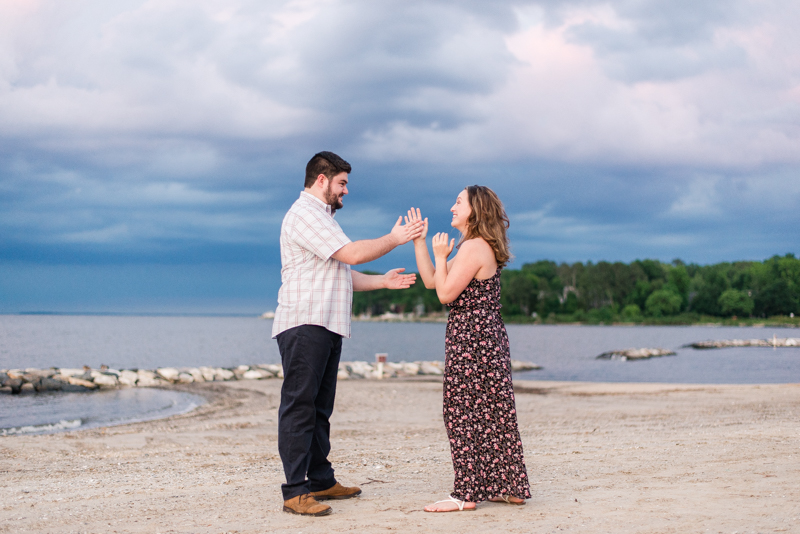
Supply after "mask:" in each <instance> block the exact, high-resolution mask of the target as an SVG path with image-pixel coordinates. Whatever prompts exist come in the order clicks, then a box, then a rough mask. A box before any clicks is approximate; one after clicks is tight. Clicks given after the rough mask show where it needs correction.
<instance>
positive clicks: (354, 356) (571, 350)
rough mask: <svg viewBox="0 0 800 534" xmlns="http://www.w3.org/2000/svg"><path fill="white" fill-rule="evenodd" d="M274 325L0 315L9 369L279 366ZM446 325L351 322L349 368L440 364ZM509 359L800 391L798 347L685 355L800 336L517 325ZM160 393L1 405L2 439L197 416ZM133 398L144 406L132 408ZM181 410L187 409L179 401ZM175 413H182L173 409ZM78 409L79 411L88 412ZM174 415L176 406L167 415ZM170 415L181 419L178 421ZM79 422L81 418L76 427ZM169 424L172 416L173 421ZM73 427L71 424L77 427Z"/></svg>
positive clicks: (582, 375) (551, 367)
mask: <svg viewBox="0 0 800 534" xmlns="http://www.w3.org/2000/svg"><path fill="white" fill-rule="evenodd" d="M271 329H272V321H264V320H261V319H257V318H246V317H120V316H48V315H0V368H5V369H9V368H10V369H13V368H26V367H34V368H47V367H51V366H56V367H81V366H83V365H89V366H91V367H95V368H97V367H99V366H100V365H101V364H106V365H108V366H110V367H112V368H125V369H130V368H143V369H153V368H156V367H162V366H177V367H180V366H199V365H211V366H221V367H232V366H235V365H240V364H253V363H279V362H280V355H279V354H278V349H277V345H276V343H275V341H274V340H272V339H271V338H270V337H271ZM444 329H445V327H444V324H442V323H366V322H364V323H362V322H356V323H353V337H352V339H349V340H345V341H344V346H343V355H342V358H343V359H344V360H366V361H373V360H374V355H375V353H376V352H386V353H388V354H389V360H390V361H402V360H405V361H413V360H441V359H443V354H444ZM508 334H509V338H510V342H511V356H512V358H514V359H517V360H523V361H528V362H533V363H538V364H539V365H541V366H543V367H544V369H543V370H541V371H533V372H528V373H522V374H520V375H518V378H528V379H540V380H570V381H595V382H671V383H712V384H724V383H730V384H747V383H793V382H800V349H799V348H783V349H781V348H779V349H777V350H773V349H763V348H739V349H734V348H732V349H719V350H706V351H701V350H694V349H686V348H683V345H686V344H688V343H691V342H693V341H702V340H707V339H734V338H762V339H764V338H771V337H772V335H773V334H776V335H777V336H778V337H787V336H789V337H800V331H798V330H797V329H780V328H778V329H773V328H735V327H734V328H721V327H720V328H716V327H700V326H689V327H623V326H533V325H509V326H508ZM632 347H659V348H666V349H673V350H675V351H676V352H677V353H678V354H677V356H670V357H663V358H654V359H651V360H645V361H629V362H622V361H609V360H596V359H595V357H596V356H597V355H598V354H600V353H603V352H606V351H609V350H618V349H625V348H632ZM164 393H165V392H162V391H159V390H119V391H116V392H98V393H90V394H69V395H22V396H18V397H12V396H11V395H0V429H3V428H5V429H8V428H11V427H14V428H16V427H19V426H21V425H38V426H47V425H62V426H63V424H62V423H61V421H66V422H68V423H69V422H74V421H75V420H76V419H80V420H82V421H85V423H82V424H85V425H91V424H94V422H95V421H102V422H99V423H97V424H95V426H101V425H106V424H110V423H109V421H118V422H124V421H126V420H131V419H133V418H135V417H137V416H138V415H141V414H143V413H147V414H149V415H153V417H149V418H156V417H161V416H163V414H165V413H167V411H166V410H170V409H171V410H181V409H186V407H187V406H192V405H196V403H197V401H198V399H196V398H192V399H190V398H189V397H183V396H185V395H186V394H184V393H179V392H166V393H169V394H172V395H174V398H171V400H167V398H166V397H163V396H162V394H164ZM126 395H131V396H135V398H134V397H130V398H129V397H126ZM181 399H182V400H181ZM170 403H172V404H170ZM79 405H80V407H79ZM168 405H169V407H168ZM170 413H172V412H170ZM70 414H78V415H77V416H72V415H70ZM167 415H169V414H168V413H167ZM69 424H72V423H69Z"/></svg>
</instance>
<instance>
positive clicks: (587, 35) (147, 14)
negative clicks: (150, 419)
mask: <svg viewBox="0 0 800 534" xmlns="http://www.w3.org/2000/svg"><path fill="white" fill-rule="evenodd" d="M797 24H800V14H798V10H797V9H796V8H794V4H792V3H790V2H788V1H768V2H760V3H754V2H748V1H745V0H736V1H735V2H730V3H728V2H718V1H713V2H703V3H699V4H697V3H694V4H689V3H687V2H667V1H664V0H657V1H615V2H595V1H575V2H571V1H566V2H548V1H530V2H481V1H460V2H459V1H455V0H453V1H444V0H442V1H425V2H421V1H404V2H400V1H393V2H363V1H336V0H329V1H328V0H295V1H267V2H264V1H255V0H232V1H228V2H225V3H218V2H214V1H211V0H200V1H197V0H192V1H189V0H174V1H171V2H168V3H165V2H144V1H140V0H125V1H123V0H115V1H113V2H100V1H90V0H87V1H84V2H72V3H69V2H68V3H64V2H59V1H55V0H50V1H47V0H44V1H42V2H38V3H35V2H27V1H22V0H17V1H14V2H9V3H6V4H4V5H3V6H2V7H0V208H2V209H0V266H1V267H2V268H3V269H5V270H4V271H3V272H4V273H7V274H8V276H6V277H5V280H18V279H25V280H28V281H29V282H30V283H31V284H33V285H35V284H36V282H35V281H36V280H37V278H36V277H35V276H33V275H30V276H28V275H25V274H24V273H26V272H28V273H33V272H38V273H40V275H37V276H40V277H39V278H38V280H39V281H40V282H42V283H43V284H44V285H43V286H42V287H50V288H52V291H53V292H55V293H59V294H63V295H67V294H69V291H66V290H64V291H61V290H59V289H58V288H57V287H56V286H55V285H53V284H54V283H55V282H51V281H47V282H46V283H44V282H43V280H44V277H53V276H55V277H56V278H59V276H63V279H64V280H74V281H75V284H77V285H76V287H77V286H80V287H84V288H86V287H88V286H90V285H91V282H92V280H95V279H96V280H98V284H101V281H104V282H102V283H103V284H107V286H103V287H106V289H107V290H108V291H107V293H106V294H109V295H111V294H114V295H117V294H118V292H115V291H116V290H114V288H113V287H111V286H112V285H113V282H111V280H113V275H111V274H108V273H113V272H114V269H120V270H121V271H120V272H122V270H124V269H123V267H124V266H126V265H134V266H138V267H136V268H131V269H129V270H128V271H125V272H126V273H128V274H126V276H127V277H128V278H127V280H128V281H129V282H130V283H129V284H127V285H126V286H125V287H132V288H134V287H135V288H139V289H138V290H137V291H139V292H140V294H151V293H148V292H147V291H146V290H144V289H142V288H143V287H147V284H148V278H150V275H148V274H147V273H148V272H151V273H153V274H152V278H153V282H154V284H155V286H154V287H162V288H163V287H167V286H169V285H170V284H171V283H169V282H164V280H175V278H176V277H179V276H180V275H179V273H180V272H181V269H184V270H185V272H186V277H187V280H194V281H195V282H192V283H188V282H187V283H186V284H172V285H174V286H175V287H182V288H184V290H185V291H186V292H187V293H186V295H189V296H187V298H190V296H191V295H190V293H191V291H192V289H191V288H196V290H197V291H200V292H203V291H205V292H206V293H204V294H207V295H216V296H215V298H217V297H218V296H219V291H217V290H216V289H214V287H217V288H220V287H232V286H230V285H229V284H228V285H226V284H227V282H226V283H222V282H220V283H219V284H218V285H217V286H214V280H215V279H216V278H215V277H224V273H225V272H226V268H225V266H229V267H230V272H237V273H240V275H241V276H243V277H252V279H251V281H252V283H253V284H254V286H253V287H256V286H257V287H260V288H261V289H260V290H259V291H260V293H259V292H255V293H254V295H255V294H256V293H257V294H258V295H259V296H258V297H253V298H258V299H262V300H261V301H259V302H263V298H264V297H263V295H264V291H266V289H265V288H267V287H269V288H272V289H269V291H272V290H273V289H274V288H275V287H276V283H277V282H276V280H277V277H278V266H279V257H278V248H277V237H278V231H279V225H280V221H281V218H282V217H283V214H284V213H285V211H286V209H287V208H288V207H289V205H290V204H291V202H292V201H293V200H294V199H295V198H296V197H297V195H298V193H299V191H300V189H301V187H302V186H301V184H302V178H303V168H304V165H305V162H306V161H307V160H308V158H309V157H310V156H311V155H312V154H314V153H315V152H317V151H319V150H333V151H335V152H338V153H340V154H341V155H342V156H343V157H345V158H346V159H348V160H349V161H350V162H351V163H352V164H353V166H354V171H353V174H352V176H351V184H352V186H351V194H350V195H349V196H348V197H347V198H346V199H345V209H343V210H342V211H341V212H340V213H339V215H337V217H338V218H339V220H340V223H341V224H342V226H343V227H344V228H345V230H346V231H347V233H348V234H349V235H350V236H351V237H352V238H367V237H375V236H377V235H380V234H382V233H385V232H388V231H389V229H390V228H391V226H392V224H394V221H395V220H396V218H397V216H398V215H401V214H403V213H405V210H406V209H408V207H410V206H412V205H413V206H416V207H420V208H422V209H423V211H424V213H425V214H426V215H428V216H429V217H430V218H431V224H432V229H435V230H436V231H442V230H448V229H449V220H450V217H449V212H448V210H449V208H450V206H451V205H452V202H453V200H454V198H455V196H456V195H457V194H458V192H459V191H460V190H461V188H463V187H464V186H465V185H469V184H472V183H481V184H486V185H489V186H490V187H492V188H494V189H495V190H496V191H497V192H498V194H499V195H500V196H501V198H503V199H504V201H505V202H506V206H507V208H508V211H509V213H510V215H511V218H512V229H511V236H512V239H513V246H514V250H515V253H516V254H517V258H518V262H520V263H521V262H524V261H530V260H535V259H540V258H552V259H555V260H557V261H561V260H568V261H574V260H586V259H608V260H626V261H627V260H631V259H635V258H637V257H657V258H659V259H663V260H671V259H672V258H674V257H682V258H684V259H685V260H687V261H721V260H730V259H739V258H751V259H759V258H763V257H766V256H769V255H771V254H773V253H785V252H789V251H792V249H795V250H796V249H797V245H798V243H797V238H796V236H795V233H794V232H793V231H792V228H796V227H797V224H798V223H800V220H798V216H797V214H796V212H797V210H796V206H797V205H798V204H800V186H798V183H799V182H798V180H797V176H798V170H799V169H800V157H799V156H798V154H800V86H798V84H797V81H796V80H797V79H798V78H797V76H798V73H799V72H800V64H798V62H797V56H796V54H794V53H792V50H796V49H798V48H800V41H799V40H798V37H797V36H796V35H795V34H796V32H795V30H794V28H795V27H796V26H797ZM104 265H105V266H108V269H109V270H108V271H105V272H106V273H107V275H99V274H98V271H95V270H93V269H95V267H96V268H98V269H99V268H101V267H103V266H104ZM147 265H152V266H154V267H153V270H152V271H148V270H147V268H146V266H147ZM156 265H158V266H160V267H158V268H156V267H155V266H156ZM210 265H215V266H216V267H213V268H211V267H208V266H210ZM44 266H47V269H45V268H44ZM76 266H79V267H76ZM204 266H205V267H204ZM394 266H404V267H408V268H413V267H414V265H413V255H412V254H411V253H410V251H408V250H398V251H395V252H393V253H392V254H391V255H389V256H388V257H387V258H386V259H384V260H381V261H379V262H375V264H374V265H370V266H367V267H368V268H374V269H378V270H381V269H386V268H390V267H394ZM27 268H30V269H33V270H31V271H26V270H25V269H27ZM62 268H63V270H61V271H59V269H62ZM258 268H262V269H263V277H262V276H260V275H258V274H256V273H257V272H259V271H258ZM36 269H39V270H38V271H37V270H36ZM70 269H78V270H76V271H71V270H70ZM80 269H83V270H80ZM159 269H160V270H159ZM58 273H61V275H59V274H58ZM75 273H82V274H75ZM157 273H162V274H157ZM162 275H163V276H162ZM26 276H27V278H26ZM158 277H162V278H161V280H162V282H159V283H155V278H158ZM262 278H263V279H262ZM267 279H269V280H271V281H269V282H266V281H265V280H267ZM3 283H5V284H6V285H5V286H3V284H2V283H0V295H6V296H7V297H5V298H4V303H3V306H5V308H3V309H16V308H14V306H17V307H18V306H20V305H21V304H19V303H20V302H24V300H25V299H24V295H25V294H26V292H25V291H24V290H20V289H18V288H16V286H14V288H13V291H12V289H9V288H11V286H10V285H8V284H10V283H11V282H3ZM109 284H110V285H109ZM265 284H266V285H265ZM270 284H271V285H270ZM246 286H247V283H245V282H242V283H240V284H239V285H238V286H236V287H238V288H239V289H236V290H235V291H234V290H233V289H231V291H233V292H234V293H236V296H235V298H236V299H241V301H246V300H247V298H248V297H247V294H246V293H247V292H246V290H245V289H242V288H244V287H246ZM4 287H5V289H4ZM31 287H33V286H31ZM204 288H205V289H204ZM112 290H113V291H112ZM131 291H133V290H131ZM148 291H149V290H148ZM98 292H100V293H102V291H101V290H100V289H98V290H97V291H94V293H93V294H98ZM237 292H238V293H237ZM29 293H30V294H31V295H34V294H36V295H39V296H40V297H41V295H42V294H43V293H42V290H36V291H34V289H32V288H31V289H30V292H29ZM273 293H274V291H273ZM73 294H76V295H77V293H73ZM37 298H39V297H37ZM43 298H44V297H41V298H40V300H39V301H38V302H44V300H42V299H43ZM76 298H78V297H76ZM176 298H177V297H176ZM192 298H193V297H192ZM270 298H272V297H270ZM65 299H66V300H65ZM68 300H69V299H68V298H67V297H64V299H62V300H60V301H59V302H67V301H68ZM234 300H235V299H234ZM14 302H16V303H17V304H13V303H14ZM98 302H99V301H98ZM251 302H253V301H251ZM9 303H11V304H9ZM65 305H66V304H65ZM259 306H260V305H259ZM0 311H2V309H0Z"/></svg>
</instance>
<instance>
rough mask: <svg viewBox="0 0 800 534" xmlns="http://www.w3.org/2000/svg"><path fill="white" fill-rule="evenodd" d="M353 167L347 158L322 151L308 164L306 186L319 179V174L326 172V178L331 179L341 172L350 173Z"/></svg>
mask: <svg viewBox="0 0 800 534" xmlns="http://www.w3.org/2000/svg"><path fill="white" fill-rule="evenodd" d="M352 169H353V168H352V167H351V166H350V164H349V163H347V162H346V161H345V160H343V159H342V158H340V157H339V156H337V155H336V154H334V153H333V152H327V151H325V152H320V153H318V154H314V157H313V158H311V160H310V161H309V162H308V165H306V184H305V186H306V187H311V186H312V185H314V182H316V181H317V176H319V175H320V174H324V175H325V178H327V179H328V180H330V179H331V178H333V177H334V176H336V175H337V174H339V173H342V172H346V173H347V174H350V171H351V170H352Z"/></svg>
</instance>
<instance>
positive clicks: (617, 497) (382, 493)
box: [0, 379, 800, 533]
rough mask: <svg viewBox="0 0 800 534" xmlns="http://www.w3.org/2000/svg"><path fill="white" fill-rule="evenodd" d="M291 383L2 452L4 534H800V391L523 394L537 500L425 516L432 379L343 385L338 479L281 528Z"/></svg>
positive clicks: (660, 387) (2, 441)
mask: <svg viewBox="0 0 800 534" xmlns="http://www.w3.org/2000/svg"><path fill="white" fill-rule="evenodd" d="M280 385H281V382H280V381H278V380H262V381H244V382H229V383H208V384H195V385H193V386H191V387H187V390H189V391H192V392H196V393H201V394H205V395H207V396H208V397H209V399H210V402H209V403H208V404H207V405H204V406H203V407H201V408H199V409H198V410H196V411H194V412H192V413H191V414H186V415H182V416H176V417H173V418H170V419H166V420H161V421H151V422H147V423H138V424H131V425H125V426H119V427H112V428H106V429H99V430H86V431H77V432H69V433H61V434H53V435H43V436H9V437H3V438H0V480H2V484H0V503H2V505H0V532H3V533H5V532H8V533H19V532H36V533H40V532H41V533H48V532H53V533H74V532H90V533H107V532H108V533H111V532H136V533H138V532H142V533H153V532H159V533H189V532H192V533H195V532H197V533H220V532H235V533H261V532H293V533H300V532H306V533H311V532H387V531H397V532H488V531H497V532H502V533H506V532H586V533H601V532H609V533H622V532H647V533H650V532H652V533H672V532H675V533H678V532H681V533H684V532H715V533H716V532H727V533H732V532H739V533H745V532H800V490H798V488H800V424H798V423H800V385H794V384H790V385H766V386H719V385H714V386H694V385H664V384H590V383H558V382H534V381H517V382H515V385H516V392H517V408H518V411H519V420H520V430H521V433H522V439H523V444H524V447H525V455H526V464H527V467H528V474H529V476H530V479H531V482H532V487H531V492H532V495H533V498H532V499H530V500H529V501H528V504H527V505H526V506H510V505H506V504H495V503H482V504H479V505H478V509H477V510H476V511H474V512H461V513H446V514H431V513H425V512H423V511H422V507H423V506H424V505H425V504H428V503H430V502H432V501H434V500H439V499H441V498H444V497H445V496H446V495H447V493H448V492H449V490H450V489H451V485H452V471H451V464H450V455H449V450H448V447H447V441H446V438H445V433H444V428H443V426H442V422H441V415H440V410H441V383H440V382H437V381H436V380H430V379H428V380H386V381H382V382H379V381H366V380H352V381H341V382H340V383H339V391H338V397H337V406H336V412H335V413H334V416H333V419H332V427H333V432H332V443H333V451H332V453H331V459H332V461H333V462H334V465H335V467H336V468H337V477H338V478H339V480H340V481H341V482H343V483H344V484H346V485H354V484H357V485H360V486H361V487H362V489H363V490H364V492H363V495H362V496H361V497H360V498H356V499H350V500H346V501H333V502H332V506H333V508H334V513H333V514H332V515H330V516H327V517H321V518H307V517H298V516H293V515H290V514H286V513H284V512H282V511H281V510H282V500H281V496H280V483H281V482H282V480H283V474H282V469H281V464H280V460H279V458H278V452H277V408H278V400H279V393H280Z"/></svg>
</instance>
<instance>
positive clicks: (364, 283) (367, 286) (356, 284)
mask: <svg viewBox="0 0 800 534" xmlns="http://www.w3.org/2000/svg"><path fill="white" fill-rule="evenodd" d="M350 276H351V277H352V279H353V291H373V290H375V289H383V288H384V287H385V285H384V281H383V275H382V274H364V273H360V272H358V271H352V270H351V271H350Z"/></svg>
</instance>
